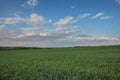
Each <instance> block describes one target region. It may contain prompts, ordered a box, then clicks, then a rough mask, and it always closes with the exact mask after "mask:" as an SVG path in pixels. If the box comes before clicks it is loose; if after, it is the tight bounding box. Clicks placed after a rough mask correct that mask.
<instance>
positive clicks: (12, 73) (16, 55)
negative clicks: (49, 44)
mask: <svg viewBox="0 0 120 80" xmlns="http://www.w3.org/2000/svg"><path fill="white" fill-rule="evenodd" d="M0 80H120V46H101V47H74V48H44V49H12V50H0Z"/></svg>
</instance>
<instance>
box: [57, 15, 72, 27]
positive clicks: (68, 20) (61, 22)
mask: <svg viewBox="0 0 120 80" xmlns="http://www.w3.org/2000/svg"><path fill="white" fill-rule="evenodd" d="M73 19H74V18H73V17H72V16H68V17H65V18H63V19H59V21H57V22H56V23H55V25H56V26H61V27H65V26H68V25H69V24H70V23H72V22H73V21H74V20H73Z"/></svg>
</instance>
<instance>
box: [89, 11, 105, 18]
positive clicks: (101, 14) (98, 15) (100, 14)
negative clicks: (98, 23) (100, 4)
mask: <svg viewBox="0 0 120 80" xmlns="http://www.w3.org/2000/svg"><path fill="white" fill-rule="evenodd" d="M103 15H104V13H103V12H100V13H97V14H96V15H95V16H93V17H92V18H91V19H96V18H100V17H102V16H103Z"/></svg>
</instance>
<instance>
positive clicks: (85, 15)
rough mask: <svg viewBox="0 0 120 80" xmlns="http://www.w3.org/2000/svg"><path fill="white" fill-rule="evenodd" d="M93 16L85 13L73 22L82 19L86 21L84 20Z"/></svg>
mask: <svg viewBox="0 0 120 80" xmlns="http://www.w3.org/2000/svg"><path fill="white" fill-rule="evenodd" d="M90 15H91V14H90V13H83V14H80V15H79V16H78V17H77V19H74V21H73V22H78V21H80V19H84V18H87V17H88V16H90Z"/></svg>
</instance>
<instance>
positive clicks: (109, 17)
mask: <svg viewBox="0 0 120 80" xmlns="http://www.w3.org/2000/svg"><path fill="white" fill-rule="evenodd" d="M111 18H112V16H103V17H101V18H100V20H104V19H111Z"/></svg>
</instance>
